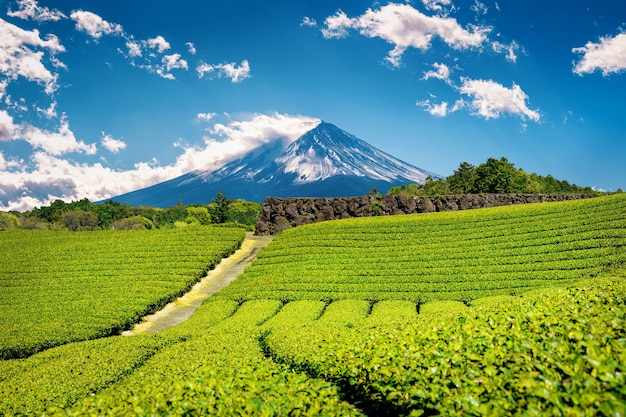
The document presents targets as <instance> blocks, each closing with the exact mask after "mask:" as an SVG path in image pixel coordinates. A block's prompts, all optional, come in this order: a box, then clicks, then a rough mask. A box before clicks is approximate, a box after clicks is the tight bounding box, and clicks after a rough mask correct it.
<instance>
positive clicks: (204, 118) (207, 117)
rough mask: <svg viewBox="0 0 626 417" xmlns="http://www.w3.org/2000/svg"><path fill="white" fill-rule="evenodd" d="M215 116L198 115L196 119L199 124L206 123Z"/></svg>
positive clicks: (208, 114) (211, 114)
mask: <svg viewBox="0 0 626 417" xmlns="http://www.w3.org/2000/svg"><path fill="white" fill-rule="evenodd" d="M215 116H217V113H198V116H197V118H198V120H200V121H201V122H208V121H210V120H211V119H213V118H214V117H215Z"/></svg>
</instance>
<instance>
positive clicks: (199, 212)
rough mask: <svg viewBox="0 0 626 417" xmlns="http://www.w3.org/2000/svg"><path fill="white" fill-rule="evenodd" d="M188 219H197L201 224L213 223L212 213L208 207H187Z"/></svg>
mask: <svg viewBox="0 0 626 417" xmlns="http://www.w3.org/2000/svg"><path fill="white" fill-rule="evenodd" d="M187 219H188V220H191V219H193V220H196V221H197V222H198V223H199V224H201V225H207V224H210V223H211V215H210V214H209V210H208V209H207V208H206V207H187Z"/></svg>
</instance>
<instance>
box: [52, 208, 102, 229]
mask: <svg viewBox="0 0 626 417" xmlns="http://www.w3.org/2000/svg"><path fill="white" fill-rule="evenodd" d="M61 221H62V223H63V225H65V227H66V228H67V229H68V230H71V231H73V232H77V231H83V230H95V229H96V228H97V227H98V217H96V215H95V214H94V213H92V212H90V211H85V210H81V209H76V210H71V211H66V212H63V213H62V214H61Z"/></svg>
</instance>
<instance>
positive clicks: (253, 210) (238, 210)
mask: <svg viewBox="0 0 626 417" xmlns="http://www.w3.org/2000/svg"><path fill="white" fill-rule="evenodd" d="M261 208H262V206H261V204H259V203H255V202H250V201H244V200H230V199H229V198H228V197H226V196H225V195H224V193H223V192H220V193H218V194H217V196H216V197H215V198H214V199H213V200H212V201H211V202H210V203H209V204H207V205H201V204H193V205H187V206H186V205H183V204H182V203H180V202H179V203H178V204H176V205H175V206H171V207H168V208H159V207H151V206H138V207H135V206H133V205H130V206H129V205H127V204H126V203H119V202H117V201H113V200H108V201H106V202H104V203H93V202H91V201H89V200H88V199H86V198H85V199H83V200H80V201H73V202H71V203H66V202H64V201H63V200H56V201H54V202H53V203H52V204H50V205H49V206H42V207H35V208H34V209H32V210H29V211H25V212H22V213H20V212H15V211H13V212H0V230H4V229H12V228H21V229H52V230H73V231H81V230H98V229H117V230H120V229H155V228H167V227H182V226H188V225H208V224H224V223H233V224H239V225H242V226H244V227H246V228H247V229H249V230H254V227H255V225H256V221H257V219H258V217H259V213H260V212H261Z"/></svg>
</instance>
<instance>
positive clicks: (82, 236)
mask: <svg viewBox="0 0 626 417" xmlns="http://www.w3.org/2000/svg"><path fill="white" fill-rule="evenodd" d="M244 236H245V231H244V230H242V229H237V228H230V229H228V228H217V227H189V228H182V229H169V230H145V231H144V230H130V231H126V230H118V231H108V230H105V231H93V232H81V233H74V232H65V231H40V230H13V231H11V230H9V231H4V232H1V234H0V253H1V254H2V262H0V358H5V359H6V358H15V357H24V356H28V355H30V354H32V353H34V352H37V351H40V350H42V349H46V348H49V347H52V346H57V345H60V344H64V343H67V342H68V341H76V340H86V339H93V338H96V337H102V336H109V335H111V334H116V333H118V332H119V331H120V330H123V329H125V328H128V327H129V326H130V325H132V324H133V323H135V322H137V321H138V320H139V319H140V318H141V317H143V316H144V315H146V314H148V313H151V312H154V311H156V310H158V309H159V308H161V307H163V306H164V305H165V304H166V303H167V302H169V301H171V300H173V299H175V298H176V297H178V296H179V295H181V294H183V293H184V292H185V291H187V290H188V289H189V288H190V287H191V286H192V285H193V284H194V283H195V282H196V281H198V280H199V279H200V278H201V277H202V276H204V275H205V273H206V272H207V271H208V270H209V269H212V268H213V267H214V266H215V265H216V264H217V263H219V261H220V260H221V259H222V257H224V256H228V255H230V254H231V253H233V252H234V251H235V250H236V249H237V248H238V247H239V245H240V244H241V242H242V241H243V238H244Z"/></svg>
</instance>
